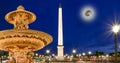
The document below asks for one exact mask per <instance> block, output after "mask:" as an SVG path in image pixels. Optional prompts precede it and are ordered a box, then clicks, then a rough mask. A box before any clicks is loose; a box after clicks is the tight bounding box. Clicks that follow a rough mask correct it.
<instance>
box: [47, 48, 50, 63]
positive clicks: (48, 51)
mask: <svg viewBox="0 0 120 63" xmlns="http://www.w3.org/2000/svg"><path fill="white" fill-rule="evenodd" d="M49 53H50V50H46V54H47V55H48V58H47V60H46V62H47V63H49V59H50V58H49Z"/></svg>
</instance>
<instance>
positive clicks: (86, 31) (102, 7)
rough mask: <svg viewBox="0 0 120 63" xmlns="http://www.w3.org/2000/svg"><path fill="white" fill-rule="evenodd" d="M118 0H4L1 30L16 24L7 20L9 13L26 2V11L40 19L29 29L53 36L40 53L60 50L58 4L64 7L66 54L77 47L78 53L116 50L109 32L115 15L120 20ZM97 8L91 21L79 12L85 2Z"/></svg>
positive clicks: (2, 2)
mask: <svg viewBox="0 0 120 63" xmlns="http://www.w3.org/2000/svg"><path fill="white" fill-rule="evenodd" d="M119 2H120V1H119V0H1V1H0V30H5V29H11V28H13V26H12V25H11V24H9V23H7V22H6V21H5V19H4V16H5V14H6V13H8V12H10V11H13V10H16V8H17V7H18V6H19V5H23V6H24V7H25V8H26V10H29V11H31V12H33V13H35V14H36V16H37V20H36V21H35V22H34V23H32V24H30V29H34V30H41V31H44V32H47V33H49V34H51V35H52V36H53V42H52V43H51V44H50V45H48V46H47V47H45V48H43V49H42V50H40V51H37V52H38V53H43V52H45V50H46V49H50V50H51V53H57V33H58V32H57V30H58V29H57V28H58V27H57V26H58V7H59V3H61V4H62V8H63V33H64V50H65V53H69V54H70V53H71V51H72V49H76V50H77V52H78V53H82V52H86V53H87V51H92V52H95V51H96V50H101V51H104V52H105V53H108V52H114V40H113V39H114V37H113V35H112V34H111V33H108V32H109V30H110V29H109V26H108V25H107V24H110V23H112V22H114V18H115V16H117V19H118V20H120V3H119ZM88 4H89V5H91V6H93V7H94V8H95V9H96V13H97V14H96V18H95V19H94V20H93V21H92V22H90V23H88V22H85V21H84V20H82V19H81V17H80V15H79V12H80V9H81V8H82V7H83V6H85V5H88Z"/></svg>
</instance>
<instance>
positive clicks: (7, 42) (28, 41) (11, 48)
mask: <svg viewBox="0 0 120 63" xmlns="http://www.w3.org/2000/svg"><path fill="white" fill-rule="evenodd" d="M5 19H6V21H7V22H9V23H10V24H13V25H14V28H13V29H9V30H3V31H0V49H1V50H5V51H8V52H9V59H10V60H9V61H8V62H7V63H33V55H34V51H36V50H40V49H41V48H43V47H45V46H46V45H48V44H50V43H51V42H52V40H53V39H52V36H51V35H49V34H47V33H45V32H42V31H36V30H30V29H29V26H28V24H30V23H32V22H34V21H35V20H36V16H35V14H34V13H32V12H29V11H26V10H25V8H24V7H23V6H18V8H17V10H15V11H12V12H9V13H8V14H7V15H6V16H5Z"/></svg>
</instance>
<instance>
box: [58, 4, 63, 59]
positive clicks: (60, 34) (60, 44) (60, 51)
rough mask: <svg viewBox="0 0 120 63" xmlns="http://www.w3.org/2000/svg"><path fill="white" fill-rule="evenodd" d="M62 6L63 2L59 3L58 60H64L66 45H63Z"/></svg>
mask: <svg viewBox="0 0 120 63" xmlns="http://www.w3.org/2000/svg"><path fill="white" fill-rule="evenodd" d="M62 24H63V23H62V6H61V4H60V5H59V9H58V46H57V48H58V54H57V59H58V60H64V57H63V55H64V50H63V48H64V46H63V25H62Z"/></svg>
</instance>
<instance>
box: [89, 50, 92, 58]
mask: <svg viewBox="0 0 120 63" xmlns="http://www.w3.org/2000/svg"><path fill="white" fill-rule="evenodd" d="M91 54H92V52H91V51H89V52H88V58H89V60H90V57H91Z"/></svg>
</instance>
